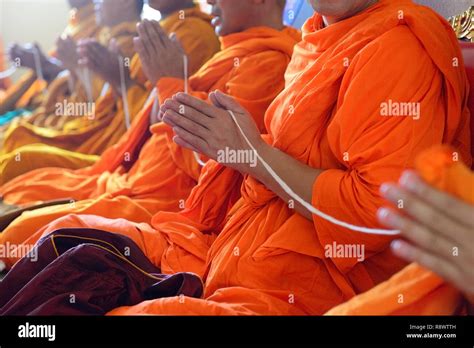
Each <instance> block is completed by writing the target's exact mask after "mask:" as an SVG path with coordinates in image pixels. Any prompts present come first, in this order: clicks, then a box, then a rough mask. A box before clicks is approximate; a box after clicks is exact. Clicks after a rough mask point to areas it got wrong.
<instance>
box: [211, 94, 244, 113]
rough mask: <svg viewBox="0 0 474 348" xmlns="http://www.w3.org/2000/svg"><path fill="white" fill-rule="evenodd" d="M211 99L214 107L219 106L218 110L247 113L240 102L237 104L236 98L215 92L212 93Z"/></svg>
mask: <svg viewBox="0 0 474 348" xmlns="http://www.w3.org/2000/svg"><path fill="white" fill-rule="evenodd" d="M209 99H210V100H211V102H212V104H214V106H217V107H218V108H221V109H225V110H231V111H233V112H237V113H245V112H246V110H245V109H244V108H243V107H242V106H241V105H240V104H239V103H238V102H236V101H235V99H234V98H232V97H231V96H229V95H227V94H225V93H222V92H221V91H215V92H212V93H210V94H209Z"/></svg>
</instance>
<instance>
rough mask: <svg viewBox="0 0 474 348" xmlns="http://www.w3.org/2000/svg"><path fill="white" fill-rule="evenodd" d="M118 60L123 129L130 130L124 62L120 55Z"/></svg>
mask: <svg viewBox="0 0 474 348" xmlns="http://www.w3.org/2000/svg"><path fill="white" fill-rule="evenodd" d="M118 59H119V64H120V93H121V95H122V102H123V111H124V115H125V127H127V129H130V127H131V125H132V123H131V118H130V108H129V106H128V98H127V84H126V82H125V66H124V64H125V61H124V58H123V57H122V56H121V55H119V58H118Z"/></svg>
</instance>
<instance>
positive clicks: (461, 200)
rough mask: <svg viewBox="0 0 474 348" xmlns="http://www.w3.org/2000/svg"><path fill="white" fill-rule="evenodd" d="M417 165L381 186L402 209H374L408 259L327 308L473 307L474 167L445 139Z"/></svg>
mask: <svg viewBox="0 0 474 348" xmlns="http://www.w3.org/2000/svg"><path fill="white" fill-rule="evenodd" d="M416 169H417V172H412V171H408V172H406V173H404V174H403V176H402V177H401V179H400V182H399V184H398V185H394V184H387V185H383V186H382V187H381V192H382V194H383V195H384V197H386V198H387V199H388V200H389V201H390V202H393V203H394V204H395V205H397V204H398V202H399V200H403V202H404V208H403V210H401V209H393V208H380V209H379V211H378V217H379V220H380V221H381V222H382V223H383V224H384V225H386V226H388V227H391V228H396V229H399V230H400V231H401V237H403V238H404V239H400V240H398V239H397V240H395V241H393V242H392V245H391V246H392V250H393V252H394V253H395V254H396V255H397V256H399V257H401V258H403V259H405V260H407V261H409V262H413V263H412V264H410V265H409V266H407V267H406V268H404V269H403V270H401V271H400V272H398V273H397V274H395V275H394V276H393V277H392V278H390V279H389V280H387V281H386V282H384V283H382V284H380V285H378V286H376V287H375V288H373V289H371V290H369V291H368V292H366V293H363V294H361V295H359V296H356V297H354V298H353V299H351V300H350V301H348V302H346V303H344V304H341V305H339V306H337V307H335V308H333V309H331V310H330V311H329V312H328V313H327V314H328V315H460V314H467V313H469V314H472V313H473V305H474V272H473V269H474V267H473V266H474V259H473V258H474V256H473V255H474V250H473V248H474V234H473V229H474V223H473V219H472V216H473V213H474V194H473V192H474V173H473V172H472V171H470V170H469V169H468V168H467V167H466V166H465V165H464V164H463V163H462V162H461V161H459V159H457V156H456V151H453V150H452V149H450V148H449V147H447V146H439V147H435V148H433V149H430V150H428V151H426V153H423V154H422V155H421V156H420V157H419V158H418V160H417V163H416ZM429 184H431V185H432V186H431V185H429ZM401 212H406V213H407V214H408V216H407V215H402V214H401ZM463 295H464V298H463ZM466 300H467V301H466Z"/></svg>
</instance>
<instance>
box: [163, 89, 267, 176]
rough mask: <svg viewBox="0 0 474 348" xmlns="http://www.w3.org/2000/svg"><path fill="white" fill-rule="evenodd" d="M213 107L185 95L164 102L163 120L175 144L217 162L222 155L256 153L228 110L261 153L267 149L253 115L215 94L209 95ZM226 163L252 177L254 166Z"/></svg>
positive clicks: (227, 97) (217, 93)
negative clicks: (170, 128)
mask: <svg viewBox="0 0 474 348" xmlns="http://www.w3.org/2000/svg"><path fill="white" fill-rule="evenodd" d="M209 100H210V101H211V103H212V105H211V104H209V103H207V102H205V101H202V100H200V99H197V98H195V97H193V96H190V95H188V94H185V93H178V94H177V95H175V96H173V97H172V98H170V99H168V100H166V101H165V103H164V104H163V105H162V106H161V109H160V117H161V119H162V120H163V122H165V123H166V124H168V125H169V126H170V127H172V128H173V130H174V132H175V134H176V136H175V137H174V141H175V142H176V144H178V145H180V146H182V147H185V148H188V149H190V150H193V151H195V152H197V153H200V154H203V155H205V156H207V157H208V158H211V159H213V160H216V161H218V157H219V152H220V151H226V150H227V151H229V150H230V151H234V153H237V152H242V151H253V149H251V148H250V146H249V145H248V143H247V142H246V141H245V139H244V137H243V136H242V134H241V132H240V130H239V129H238V127H237V125H236V124H235V122H234V121H233V119H232V117H231V115H230V114H229V112H228V111H227V110H231V111H232V112H233V113H234V115H235V117H236V119H237V122H238V124H239V125H240V127H241V128H242V131H243V132H244V134H245V135H246V136H247V138H248V139H249V141H250V142H251V144H252V145H253V146H254V148H255V149H256V150H257V151H258V152H259V153H260V149H262V147H264V146H267V145H266V143H265V142H264V141H263V140H262V138H261V135H260V132H259V130H258V128H257V125H256V123H255V121H254V120H253V118H252V117H251V116H250V114H249V113H248V112H247V111H246V110H245V109H244V108H243V107H242V106H240V105H239V104H238V103H237V102H236V101H235V100H234V99H232V98H231V97H229V96H227V95H225V94H224V93H222V92H219V91H216V92H212V93H210V95H209ZM235 162H238V163H229V162H227V163H224V164H225V165H226V166H228V167H231V168H233V169H235V170H238V171H239V172H241V173H244V174H250V173H252V171H253V170H255V168H253V167H252V166H251V163H242V162H239V161H235Z"/></svg>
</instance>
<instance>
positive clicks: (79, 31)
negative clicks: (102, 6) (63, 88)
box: [0, 0, 102, 115]
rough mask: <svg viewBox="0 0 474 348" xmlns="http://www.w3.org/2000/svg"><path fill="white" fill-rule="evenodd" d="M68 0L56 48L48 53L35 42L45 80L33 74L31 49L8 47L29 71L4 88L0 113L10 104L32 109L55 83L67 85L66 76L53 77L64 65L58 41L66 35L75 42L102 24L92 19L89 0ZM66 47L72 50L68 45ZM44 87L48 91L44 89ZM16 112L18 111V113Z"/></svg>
mask: <svg viewBox="0 0 474 348" xmlns="http://www.w3.org/2000/svg"><path fill="white" fill-rule="evenodd" d="M68 2H69V5H70V7H71V11H70V13H69V23H68V26H67V27H66V29H65V30H64V31H63V33H62V35H61V36H60V39H58V46H57V47H56V49H55V50H53V51H52V52H51V53H50V56H49V57H48V56H46V55H45V54H44V53H43V52H42V51H41V48H39V47H38V46H36V49H38V52H39V55H40V64H41V68H42V72H43V75H44V76H43V77H44V79H45V81H43V80H40V78H39V77H38V76H36V71H35V63H34V58H33V56H32V52H31V49H30V50H27V49H25V48H23V47H21V46H19V45H14V46H13V47H12V49H11V56H12V57H13V58H15V59H19V62H20V63H21V65H22V67H25V68H29V69H30V71H28V72H27V73H26V74H25V75H24V76H22V77H21V78H20V80H19V81H18V82H17V83H15V84H14V85H13V86H11V87H10V88H9V89H8V90H7V91H6V92H5V95H4V98H3V100H0V101H1V105H0V114H4V113H5V112H7V111H10V110H11V109H13V108H16V109H19V110H21V109H28V110H34V109H36V108H37V107H39V106H40V105H41V104H42V103H44V102H45V99H46V97H47V96H48V94H49V93H50V92H51V91H54V89H55V88H57V86H56V85H58V84H61V85H63V84H65V85H67V79H64V78H58V77H57V76H58V74H59V73H60V72H61V71H62V70H63V69H64V68H67V64H66V65H65V64H64V63H65V62H64V60H62V58H64V56H62V55H61V54H60V50H61V47H60V46H61V44H62V43H63V41H65V40H66V39H67V40H71V41H72V42H78V41H79V40H81V39H84V38H91V37H98V35H99V34H100V32H101V30H102V28H101V27H100V26H99V25H98V24H97V22H96V19H95V15H94V4H93V2H92V0H69V1H68ZM69 51H70V52H69V53H72V51H71V49H70V47H69ZM57 80H58V81H57ZM55 86H56V87H55ZM46 88H48V91H47V92H45V93H44V90H45V89H46ZM19 114H20V115H21V113H19Z"/></svg>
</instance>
